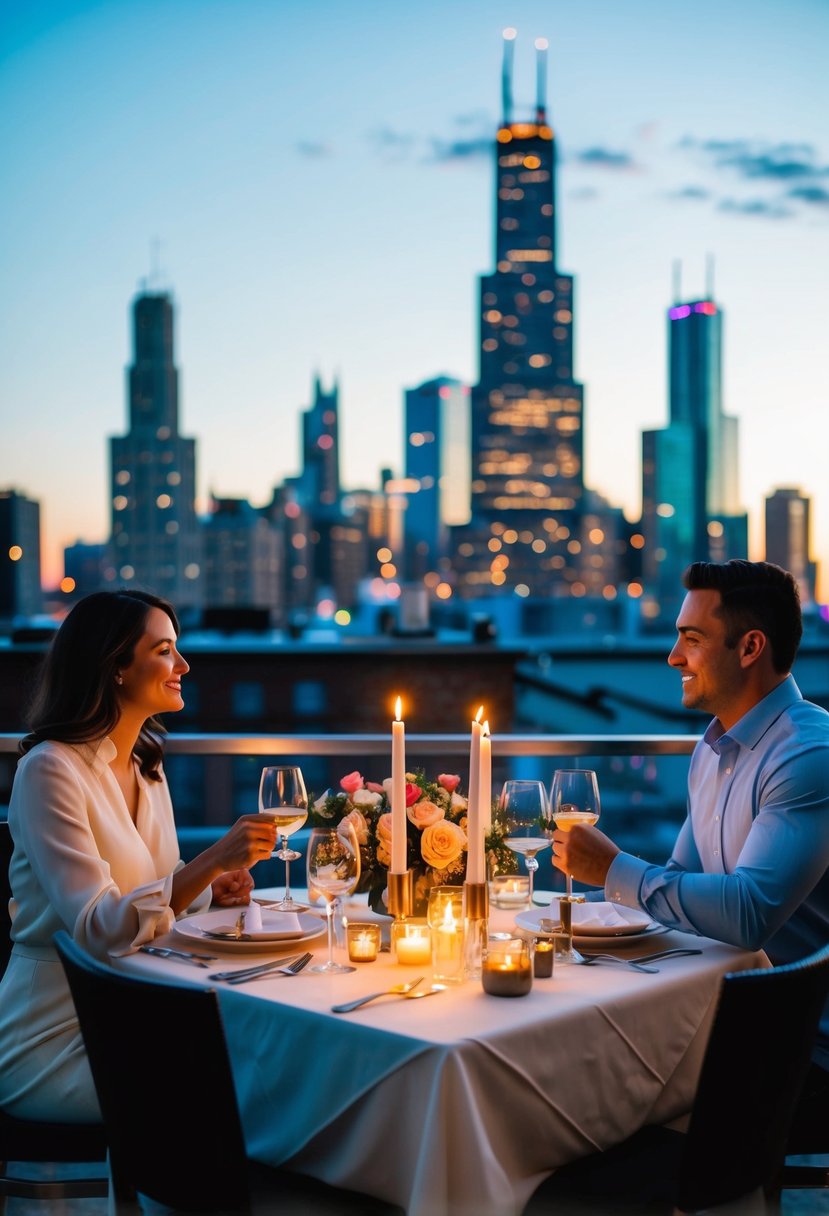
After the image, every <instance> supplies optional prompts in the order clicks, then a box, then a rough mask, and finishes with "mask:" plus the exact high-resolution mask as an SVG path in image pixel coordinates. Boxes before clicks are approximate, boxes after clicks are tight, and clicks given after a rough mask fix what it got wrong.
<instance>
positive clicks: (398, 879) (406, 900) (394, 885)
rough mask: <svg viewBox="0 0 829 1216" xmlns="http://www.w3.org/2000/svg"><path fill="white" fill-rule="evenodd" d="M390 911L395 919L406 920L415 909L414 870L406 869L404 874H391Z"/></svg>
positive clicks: (389, 884) (389, 883)
mask: <svg viewBox="0 0 829 1216" xmlns="http://www.w3.org/2000/svg"><path fill="white" fill-rule="evenodd" d="M387 890H388V904H389V912H391V914H392V916H393V917H394V919H395V920H405V919H406V917H407V916H411V914H412V911H413V910H414V871H412V870H404V871H403V873H402V874H391V873H390V874H389V881H388V887H387Z"/></svg>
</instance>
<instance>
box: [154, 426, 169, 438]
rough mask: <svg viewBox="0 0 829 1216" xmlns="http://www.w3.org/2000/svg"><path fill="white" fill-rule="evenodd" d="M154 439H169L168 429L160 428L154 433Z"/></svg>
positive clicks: (165, 427)
mask: <svg viewBox="0 0 829 1216" xmlns="http://www.w3.org/2000/svg"><path fill="white" fill-rule="evenodd" d="M155 436H156V439H169V438H170V428H169V427H168V426H160V427H159V428H158V430H157V431H156V433H155Z"/></svg>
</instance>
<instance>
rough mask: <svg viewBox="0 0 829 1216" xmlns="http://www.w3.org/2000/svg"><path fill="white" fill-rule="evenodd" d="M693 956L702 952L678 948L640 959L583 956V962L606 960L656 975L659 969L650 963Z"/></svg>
mask: <svg viewBox="0 0 829 1216" xmlns="http://www.w3.org/2000/svg"><path fill="white" fill-rule="evenodd" d="M692 954H702V951H701V950H699V949H695V948H690V949H689V948H686V947H682V946H677V947H675V948H674V949H671V950H659V951H657V952H656V954H640V955H639V957H638V958H621V957H620V956H619V955H617V954H583V955H582V962H584V963H585V964H590V963H596V962H600V961H602V960H604V961H606V962H609V963H627V965H628V967H633V969H634V971H647V972H649V973H650V974H652V975H655V974H656V973H657V971H658V970H659V968H658V967H650V966H648V965H647V964H648V963H655V962H658V961H659V960H660V959H665V958H684V957H688V956H690V955H692Z"/></svg>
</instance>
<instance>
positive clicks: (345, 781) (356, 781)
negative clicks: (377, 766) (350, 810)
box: [340, 769, 363, 794]
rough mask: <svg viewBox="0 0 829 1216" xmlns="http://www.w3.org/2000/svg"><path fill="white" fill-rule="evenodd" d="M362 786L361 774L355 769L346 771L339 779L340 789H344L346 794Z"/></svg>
mask: <svg viewBox="0 0 829 1216" xmlns="http://www.w3.org/2000/svg"><path fill="white" fill-rule="evenodd" d="M362 788H363V774H362V773H358V772H357V770H356V769H355V770H354V772H353V773H348V774H347V775H346V776H345V777H343V778H342V780H341V781H340V789H343V790H345V792H346V793H347V794H353V793H354V791H355V790H361V789H362Z"/></svg>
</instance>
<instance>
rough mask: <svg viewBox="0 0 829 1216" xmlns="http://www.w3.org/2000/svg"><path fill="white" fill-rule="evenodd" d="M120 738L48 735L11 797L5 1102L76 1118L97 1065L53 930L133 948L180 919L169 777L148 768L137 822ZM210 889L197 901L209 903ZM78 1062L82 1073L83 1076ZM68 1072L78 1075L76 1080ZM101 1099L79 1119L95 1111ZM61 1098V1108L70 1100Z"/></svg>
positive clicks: (91, 943) (1, 1097)
mask: <svg viewBox="0 0 829 1216" xmlns="http://www.w3.org/2000/svg"><path fill="white" fill-rule="evenodd" d="M116 754H117V753H116V750H115V746H114V744H113V743H112V741H111V739H109V738H104V739H102V740H101V741H100V743H97V744H67V743H56V742H44V743H39V744H38V745H37V746H36V747H34V748H32V750H31V751H30V752H28V753H27V754H26V755H25V756H23V758H22V759H21V760H20V763H19V764H18V766H17V771H16V774H15V778H14V785H13V787H12V794H11V801H10V804H9V825H10V827H11V832H12V837H13V839H14V853H13V855H12V861H11V866H10V868H9V877H10V880H11V888H12V899H11V903H10V909H11V916H12V933H11V935H12V940H13V943H14V945H13V949H12V956H11V959H10V961H9V966H8V969H7V971H6V973H5V975H4V976H3V979H2V981H0V1105H2V1106H4V1107H6V1108H7V1109H8V1110H10V1111H11V1112H12V1113H16V1114H19V1115H21V1116H28V1117H30V1118H48V1117H60V1118H63V1119H66V1118H68V1117H71V1113H70V1111H69V1110H67V1109H66V1103H67V1102H68V1103H69V1104H70V1106H71V1104H72V1103H73V1102H77V1103H78V1110H79V1111H80V1110H81V1108H82V1106H83V1103H82V1101H81V1098H82V1095H81V1093H80V1092H79V1088H80V1090H83V1089H84V1087H86V1089H87V1090H88V1066H87V1065H86V1060H85V1055H84V1053H83V1049H82V1044H81V1041H80V1035H79V1030H78V1023H77V1019H76V1017H75V1010H74V1005H73V1004H72V997H71V994H70V992H69V988H68V985H67V983H66V978H65V976H64V973H63V967H62V966H61V964H60V961H59V959H58V958H57V955H56V953H55V951H54V948H53V947H52V937H53V935H54V934H55V932H56V931H57V930H58V929H61V928H65V929H67V930H68V931H69V933H70V934H71V935H72V936H73V937H74V938H75V940H76V941H77V942H79V943H80V944H81V945H82V946H84V947H85V948H86V949H87V950H89V952H90V953H91V954H94V955H96V956H97V957H99V958H102V959H106V957H107V955H108V954H113V955H118V954H127V953H129V952H130V951H132V950H135V949H137V948H138V946H140V945H142V944H143V943H144V942H149V941H152V939H153V938H154V937H155V936H156V935H158V934H161V933H165V932H167V931H168V930H169V929H170V928H171V927H172V925H173V923H174V920H175V915H174V913H173V910H172V908H171V907H170V897H171V894H172V881H173V879H172V876H173V873H174V872H175V871H176V870H177V869H179V868H180V867H181V865H182V864H183V863H182V862H181V860H180V856H179V848H178V841H177V837H176V829H175V823H174V819H173V808H172V803H171V801H170V794H169V790H168V787H167V782H166V779H164V778H163V775H162V780H161V781H147V780H145V778H144V777H142V776H141V774H140V773H139V774H138V785H139V798H138V811H137V815H136V821H135V823H133V820H132V817H131V816H130V813H129V809H128V807H127V804H126V801H125V799H124V796H123V794H122V792H121V788H120V786H119V785H118V782H117V780H116V779H115V776H114V774H113V773H112V770H111V769H110V763H111V761H112V760H113V759H114V758H115V756H116ZM210 896H211V891H210V888H209V887H208V888H207V889H206V890H205V891H204V892H203V894H202V895H201V896H200V897H199V899H198V901H196V904H195V905H194V907H193V908H191V909H189V910H190V911H192V910H195V908H196V907H206V906H207V905H208V904H209V902H210ZM78 1069H80V1075H78ZM67 1070H68V1072H69V1073H71V1074H73V1075H72V1076H71V1077H69V1078H67V1075H66V1074H67ZM87 1098H88V1100H89V1103H91V1107H89V1108H88V1109H87V1110H86V1111H85V1112H84V1113H80V1114H79V1115H78V1117H79V1118H81V1119H83V1118H88V1117H93V1118H94V1117H95V1113H96V1103H95V1099H94V1093H92V1094H89V1093H87ZM61 1104H63V1107H61Z"/></svg>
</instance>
